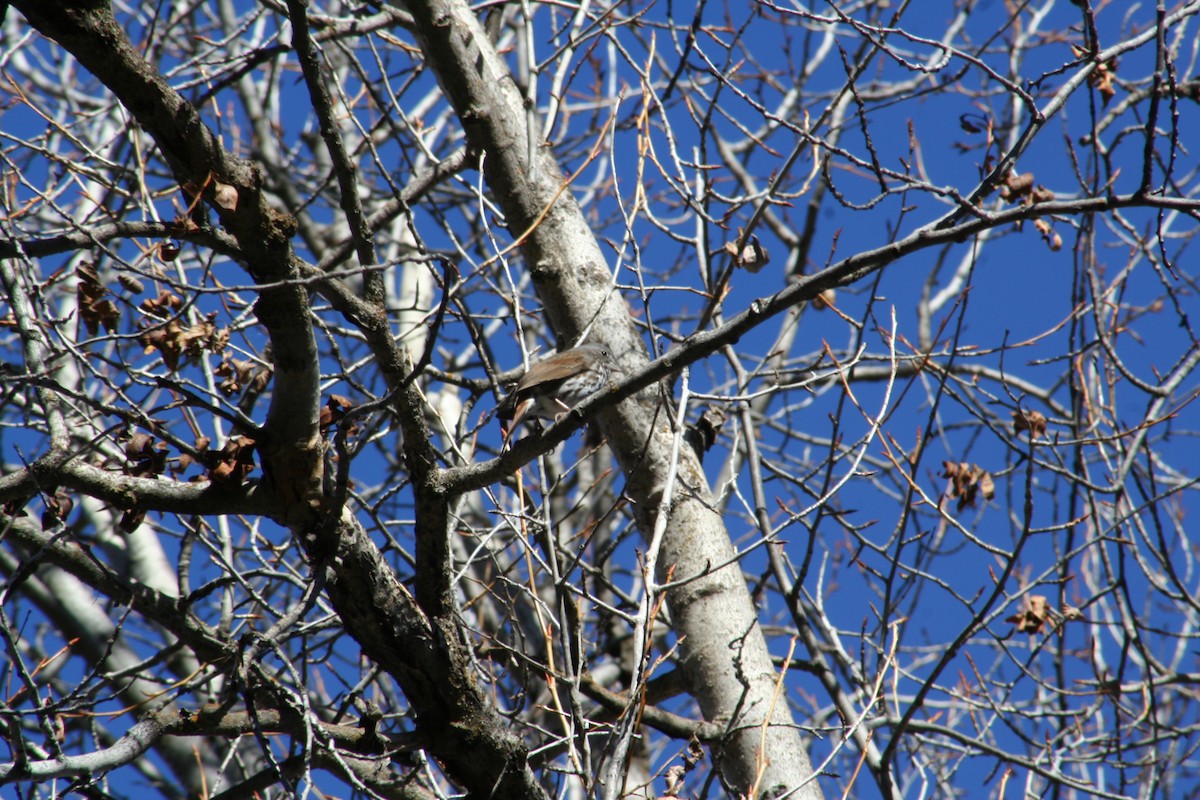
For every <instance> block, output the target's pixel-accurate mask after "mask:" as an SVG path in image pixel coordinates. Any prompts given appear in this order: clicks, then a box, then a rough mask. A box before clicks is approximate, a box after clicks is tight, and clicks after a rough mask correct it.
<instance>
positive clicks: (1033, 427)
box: [1012, 409, 1046, 438]
mask: <svg viewBox="0 0 1200 800" xmlns="http://www.w3.org/2000/svg"><path fill="white" fill-rule="evenodd" d="M1012 419H1013V433H1020V432H1021V431H1029V435H1030V436H1032V437H1034V438H1036V437H1039V436H1045V435H1046V415H1045V414H1043V413H1042V412H1040V411H1023V410H1020V409H1018V410H1016V411H1014V412H1012Z"/></svg>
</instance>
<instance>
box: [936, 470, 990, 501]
mask: <svg viewBox="0 0 1200 800" xmlns="http://www.w3.org/2000/svg"><path fill="white" fill-rule="evenodd" d="M942 467H943V469H944V472H942V477H943V478H949V479H950V487H949V488H948V489H947V490H946V496H947V497H949V498H950V499H952V500H953V499H957V500H958V510H959V511H962V510H963V509H964V508H966V507H967V506H970V507H972V508H974V507H975V501H976V500H977V499H978V498H979V496H980V495H983V499H984V500H991V499H992V498H993V497H995V496H996V484H995V481H993V480H992V474H991V473H990V472H988V471H987V470H985V469H984V468H983V467H980V466H979V465H978V464H968V463H967V462H965V461H943V462H942Z"/></svg>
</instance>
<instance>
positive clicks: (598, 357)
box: [496, 342, 616, 445]
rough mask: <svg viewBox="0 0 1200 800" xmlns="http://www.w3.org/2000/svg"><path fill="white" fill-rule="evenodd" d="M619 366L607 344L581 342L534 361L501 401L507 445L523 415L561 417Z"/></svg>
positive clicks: (589, 394) (594, 391)
mask: <svg viewBox="0 0 1200 800" xmlns="http://www.w3.org/2000/svg"><path fill="white" fill-rule="evenodd" d="M615 370H616V367H615V365H614V362H613V360H612V354H611V353H610V352H609V349H608V347H607V346H606V345H603V344H599V343H595V342H593V343H589V344H581V345H579V346H578V347H573V348H571V349H570V350H564V351H562V352H561V353H555V354H554V355H551V356H547V357H546V358H543V359H542V360H541V361H538V362H536V363H534V364H532V365H531V366H530V367H529V369H528V370H526V372H525V374H524V375H522V376H521V379H520V380H519V381H517V386H516V388H515V389H513V390H512V393H511V394H509V395H508V397H505V398H504V399H503V400H502V401H500V405H499V406H497V407H496V416H497V417H499V418H500V426H501V429H502V430H503V431H504V443H505V444H506V445H507V444H508V440H509V438H510V437H511V436H512V432H513V431H514V430H516V427H517V425H518V424H519V423H520V422H521V420H523V419H526V418H528V419H533V418H535V417H540V418H542V419H553V420H557V419H559V418H560V417H562V415H563V414H566V413H567V412H568V411H570V410H571V409H572V408H574V407H575V406H576V405H578V404H579V403H581V402H583V401H584V400H586V399H587V398H588V397H591V396H592V395H593V394H595V393H596V392H598V391H600V390H601V389H602V388H604V386H605V384H607V383H608V378H609V375H611V374H612V373H613V372H614V371H615Z"/></svg>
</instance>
